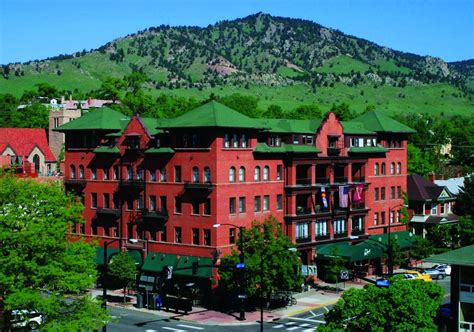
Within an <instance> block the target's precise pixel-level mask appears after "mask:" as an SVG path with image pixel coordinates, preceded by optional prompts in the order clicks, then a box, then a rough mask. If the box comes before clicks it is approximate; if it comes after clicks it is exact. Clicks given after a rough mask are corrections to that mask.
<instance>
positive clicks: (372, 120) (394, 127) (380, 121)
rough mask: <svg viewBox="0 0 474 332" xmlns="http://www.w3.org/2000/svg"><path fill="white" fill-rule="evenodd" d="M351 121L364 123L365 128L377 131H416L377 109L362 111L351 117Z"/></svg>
mask: <svg viewBox="0 0 474 332" xmlns="http://www.w3.org/2000/svg"><path fill="white" fill-rule="evenodd" d="M351 122H352V121H351ZM353 122H361V123H363V124H364V126H365V128H366V129H368V130H372V131H375V132H377V133H380V132H386V133H400V134H401V133H406V134H414V133H416V131H415V130H413V129H411V128H410V127H408V126H405V125H404V124H402V123H400V122H398V121H396V120H394V119H392V118H390V117H388V116H387V115H385V114H383V113H381V112H378V111H371V112H367V113H364V114H362V115H360V116H358V117H357V118H355V119H353Z"/></svg>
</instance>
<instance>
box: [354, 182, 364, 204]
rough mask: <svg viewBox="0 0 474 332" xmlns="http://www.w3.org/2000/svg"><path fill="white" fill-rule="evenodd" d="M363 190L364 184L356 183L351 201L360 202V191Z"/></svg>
mask: <svg viewBox="0 0 474 332" xmlns="http://www.w3.org/2000/svg"><path fill="white" fill-rule="evenodd" d="M363 191H364V185H363V184H358V185H357V186H356V188H355V190H354V195H353V197H352V202H354V203H360V202H362V192H363Z"/></svg>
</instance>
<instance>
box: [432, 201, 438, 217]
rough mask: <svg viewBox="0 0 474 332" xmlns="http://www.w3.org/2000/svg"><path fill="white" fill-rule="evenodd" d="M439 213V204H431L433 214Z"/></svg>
mask: <svg viewBox="0 0 474 332" xmlns="http://www.w3.org/2000/svg"><path fill="white" fill-rule="evenodd" d="M437 213H438V209H437V205H436V204H434V203H433V204H431V214H432V215H436V214H437Z"/></svg>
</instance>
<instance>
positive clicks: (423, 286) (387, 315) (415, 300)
mask: <svg viewBox="0 0 474 332" xmlns="http://www.w3.org/2000/svg"><path fill="white" fill-rule="evenodd" d="M391 283H392V284H391V285H390V287H380V288H379V287H376V286H374V285H366V286H365V287H364V288H363V289H354V288H353V289H350V290H348V291H346V292H344V294H343V295H342V298H341V299H340V300H339V301H338V302H337V303H336V305H335V306H334V307H333V308H332V309H331V310H330V311H329V312H328V313H327V314H326V315H325V318H326V325H323V326H321V327H319V328H318V332H320V331H323V332H326V331H380V332H381V331H436V330H437V327H436V324H435V323H434V318H435V316H436V315H437V313H438V309H439V305H440V304H441V301H442V299H443V294H444V291H443V289H442V288H441V287H440V286H439V285H437V284H435V283H431V282H425V281H422V280H410V281H407V280H400V279H399V278H393V279H392V280H391Z"/></svg>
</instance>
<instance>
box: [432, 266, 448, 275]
mask: <svg viewBox="0 0 474 332" xmlns="http://www.w3.org/2000/svg"><path fill="white" fill-rule="evenodd" d="M431 268H432V269H436V270H444V272H445V274H446V275H447V276H450V275H451V265H448V264H436V265H433V267H431Z"/></svg>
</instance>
